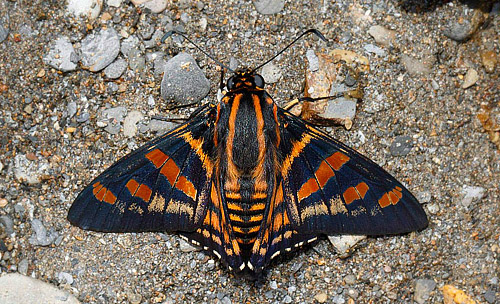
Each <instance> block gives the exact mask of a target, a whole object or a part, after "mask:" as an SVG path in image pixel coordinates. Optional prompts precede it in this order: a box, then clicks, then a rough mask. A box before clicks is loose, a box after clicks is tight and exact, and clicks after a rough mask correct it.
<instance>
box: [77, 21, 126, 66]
mask: <svg viewBox="0 0 500 304" xmlns="http://www.w3.org/2000/svg"><path fill="white" fill-rule="evenodd" d="M119 52H120V38H119V37H118V34H117V33H116V31H115V29H114V28H112V27H110V28H107V29H104V30H100V31H99V32H97V33H96V34H90V35H88V36H87V37H85V38H84V39H83V40H82V42H81V48H80V57H81V58H80V60H81V62H82V65H83V66H84V67H85V68H86V69H89V70H90V71H91V72H98V71H100V70H102V69H104V68H105V67H107V66H108V65H109V64H110V63H111V62H113V61H114V60H115V59H116V57H117V56H118V53H119Z"/></svg>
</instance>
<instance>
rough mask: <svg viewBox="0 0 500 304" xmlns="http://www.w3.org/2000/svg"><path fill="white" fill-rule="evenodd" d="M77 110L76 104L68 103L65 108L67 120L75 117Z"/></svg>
mask: <svg viewBox="0 0 500 304" xmlns="http://www.w3.org/2000/svg"><path fill="white" fill-rule="evenodd" d="M77 110H78V106H77V104H76V102H74V101H71V102H70V103H68V106H67V107H66V113H68V118H72V117H73V116H75V114H76V111H77Z"/></svg>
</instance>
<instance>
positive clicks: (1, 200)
mask: <svg viewBox="0 0 500 304" xmlns="http://www.w3.org/2000/svg"><path fill="white" fill-rule="evenodd" d="M8 204H9V201H7V199H6V198H5V197H2V198H0V208H3V207H5V206H7V205H8Z"/></svg>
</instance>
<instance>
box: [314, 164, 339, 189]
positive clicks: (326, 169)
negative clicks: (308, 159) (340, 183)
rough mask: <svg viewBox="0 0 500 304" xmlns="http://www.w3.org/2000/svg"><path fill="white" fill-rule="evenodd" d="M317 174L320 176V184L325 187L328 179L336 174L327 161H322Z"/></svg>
mask: <svg viewBox="0 0 500 304" xmlns="http://www.w3.org/2000/svg"><path fill="white" fill-rule="evenodd" d="M315 175H316V177H317V178H318V182H319V186H320V187H321V188H323V187H324V186H325V184H326V183H327V182H328V180H329V179H330V178H331V177H332V176H334V175H335V173H334V172H333V170H332V169H331V168H330V166H328V164H327V163H326V162H325V161H322V162H321V164H320V165H319V168H318V170H316V172H315Z"/></svg>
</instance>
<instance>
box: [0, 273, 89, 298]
mask: <svg viewBox="0 0 500 304" xmlns="http://www.w3.org/2000/svg"><path fill="white" fill-rule="evenodd" d="M0 303H3V304H17V303H23V304H38V303H51V304H78V303H80V302H79V301H78V300H77V299H76V298H75V297H74V296H73V295H71V294H70V293H69V292H67V291H62V290H59V289H57V288H56V287H55V286H52V285H50V284H48V283H45V282H42V281H40V280H37V279H33V278H31V277H28V276H24V275H22V274H18V273H9V274H7V275H5V276H3V277H0Z"/></svg>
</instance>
